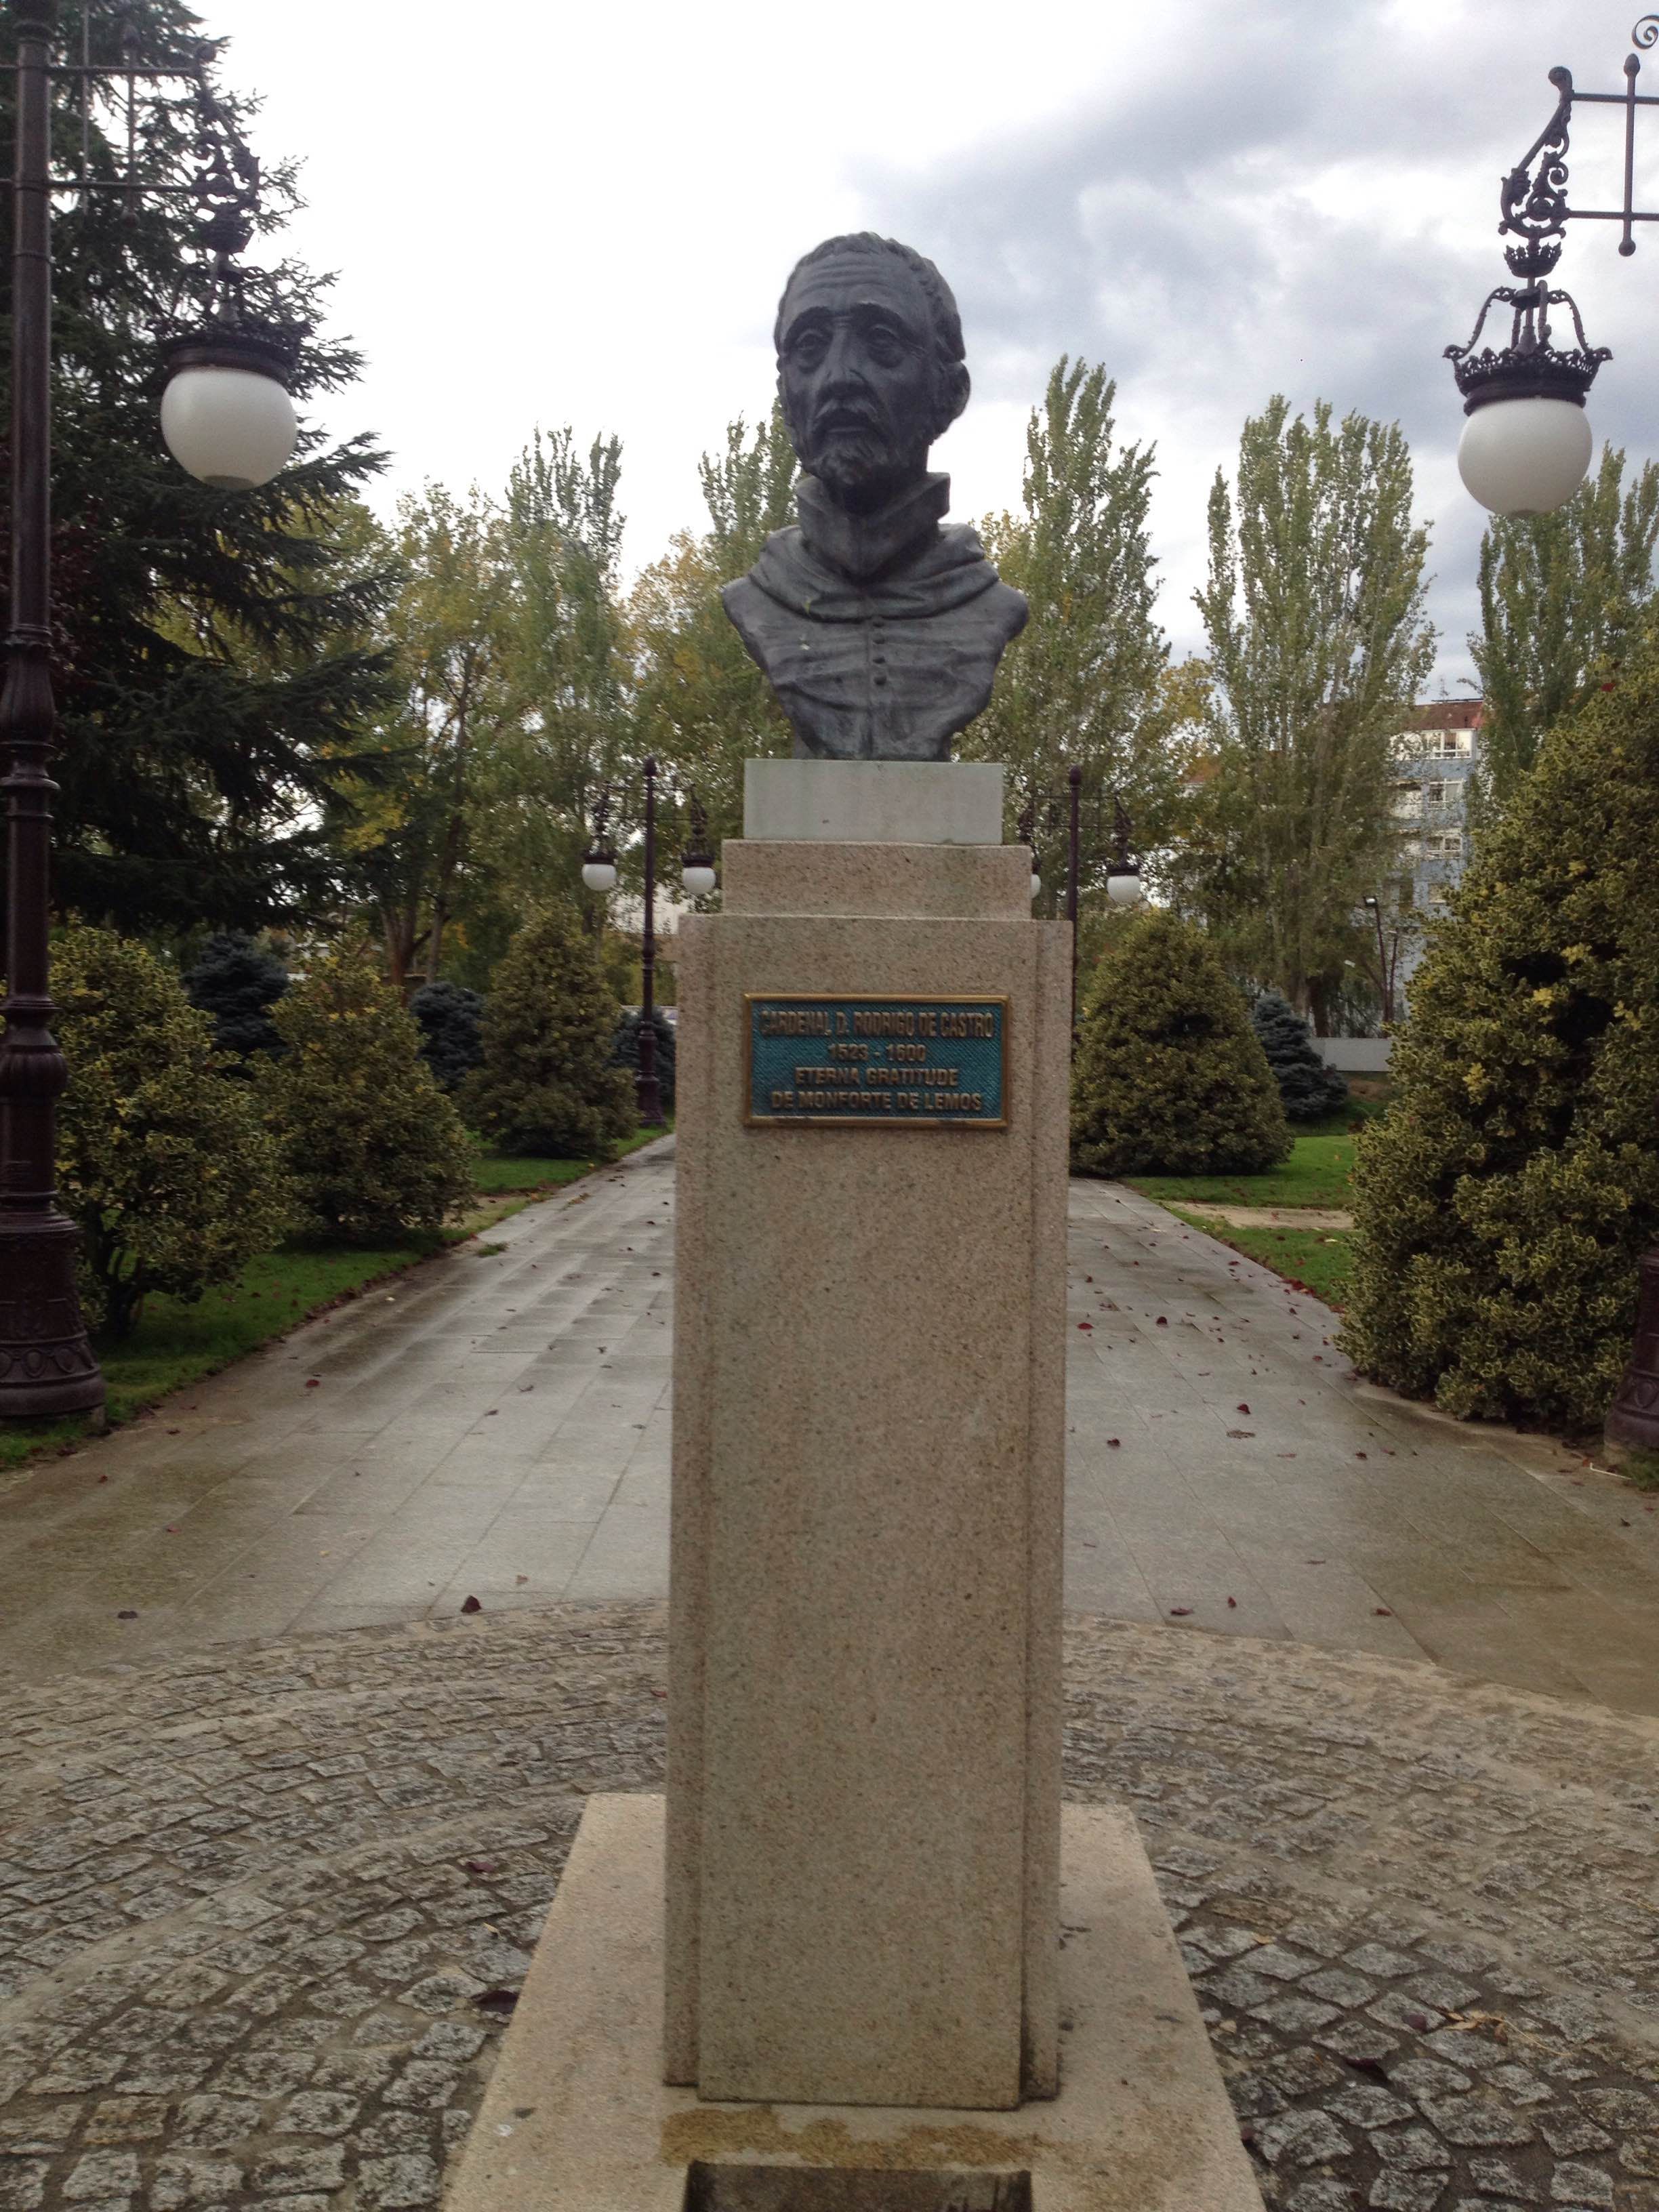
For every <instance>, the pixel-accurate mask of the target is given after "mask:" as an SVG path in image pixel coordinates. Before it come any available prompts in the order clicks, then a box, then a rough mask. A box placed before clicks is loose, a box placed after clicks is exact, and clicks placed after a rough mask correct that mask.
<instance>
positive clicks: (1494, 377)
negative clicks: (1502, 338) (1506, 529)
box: [1446, 15, 1659, 514]
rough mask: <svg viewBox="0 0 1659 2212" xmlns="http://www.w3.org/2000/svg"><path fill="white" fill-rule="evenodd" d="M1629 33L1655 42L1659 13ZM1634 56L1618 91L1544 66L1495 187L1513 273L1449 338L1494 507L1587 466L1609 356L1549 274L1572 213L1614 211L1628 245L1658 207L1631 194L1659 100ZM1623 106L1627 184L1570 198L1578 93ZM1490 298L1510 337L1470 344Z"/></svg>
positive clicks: (1478, 476) (1473, 460)
mask: <svg viewBox="0 0 1659 2212" xmlns="http://www.w3.org/2000/svg"><path fill="white" fill-rule="evenodd" d="M1631 44H1632V46H1633V47H1638V48H1640V49H1642V50H1643V51H1644V52H1645V51H1646V50H1647V49H1648V48H1649V47H1650V46H1654V45H1656V44H1659V15H1644V16H1643V17H1642V18H1641V20H1640V21H1638V23H1637V25H1636V27H1635V28H1634V29H1633V30H1632V33H1631ZM1641 70H1642V64H1641V60H1640V58H1639V56H1638V54H1637V53H1633V52H1632V53H1630V54H1627V55H1626V57H1625V89H1624V90H1623V91H1622V92H1580V91H1579V90H1578V89H1577V87H1576V86H1575V85H1574V83H1573V81H1572V72H1571V70H1566V69H1560V68H1556V69H1553V70H1551V71H1550V73H1549V81H1550V82H1551V83H1552V84H1553V86H1554V87H1555V92H1556V105H1555V112H1554V113H1553V115H1552V116H1551V118H1550V119H1549V121H1548V122H1547V124H1546V125H1544V128H1543V129H1542V131H1540V132H1539V134H1538V136H1537V137H1536V138H1534V141H1533V143H1532V144H1531V145H1530V146H1529V147H1528V149H1527V151H1526V153H1525V154H1524V155H1522V158H1521V160H1520V161H1518V162H1517V163H1516V166H1515V167H1514V168H1513V169H1511V170H1510V173H1509V174H1508V176H1507V177H1505V178H1504V180H1503V183H1502V185H1500V187H1499V191H1498V233H1499V235H1500V236H1502V235H1505V234H1508V235H1512V236H1514V237H1515V238H1516V239H1518V240H1519V241H1520V243H1519V244H1518V245H1516V246H1509V247H1506V248H1505V250H1504V259H1505V260H1506V261H1507V262H1508V264H1509V265H1510V274H1511V275H1512V276H1516V278H1518V279H1519V280H1520V281H1519V282H1518V283H1515V284H1502V285H1499V286H1498V288H1497V289H1495V290H1494V291H1492V292H1490V293H1488V295H1486V301H1485V303H1484V304H1483V306H1482V307H1481V309H1480V315H1479V317H1478V318H1477V319H1476V321H1475V325H1474V332H1473V334H1472V335H1471V337H1470V338H1469V340H1468V343H1467V344H1466V345H1461V346H1457V345H1453V346H1448V347H1447V348H1446V358H1447V359H1448V360H1449V362H1451V363H1452V365H1453V372H1454V374H1455V376H1456V379H1457V386H1458V389H1459V391H1460V392H1462V394H1463V404H1464V412H1465V413H1466V414H1467V415H1468V418H1469V419H1468V423H1467V425H1466V426H1465V428H1464V431H1463V438H1462V444H1461V445H1460V447H1458V453H1457V465H1458V469H1459V471H1460V472H1461V474H1462V478H1463V482H1464V483H1465V484H1466V485H1467V486H1468V489H1469V490H1470V491H1471V492H1472V493H1473V494H1474V496H1475V498H1476V499H1478V500H1479V501H1480V503H1481V505H1482V506H1483V507H1490V508H1492V511H1493V513H1498V514H1547V513H1552V512H1553V510H1554V509H1555V508H1556V507H1560V506H1561V505H1563V504H1564V502H1565V501H1567V500H1569V499H1571V496H1572V495H1573V493H1574V492H1575V491H1577V489H1578V486H1579V485H1580V484H1581V483H1583V478H1584V472H1585V471H1586V470H1587V469H1588V468H1589V461H1590V453H1591V449H1592V445H1593V441H1592V439H1591V436H1590V428H1589V420H1588V418H1587V417H1586V416H1585V413H1584V400H1585V396H1586V394H1587V393H1588V392H1589V387H1590V386H1591V384H1592V383H1593V382H1594V381H1595V372H1596V370H1597V369H1598V368H1600V367H1601V363H1602V362H1604V361H1610V360H1611V359H1612V358H1613V356H1612V355H1611V354H1610V353H1609V352H1608V350H1607V347H1606V346H1594V347H1593V346H1591V345H1590V344H1589V343H1588V341H1587V340H1586V338H1585V337H1584V325H1583V321H1582V320H1581V319H1580V317H1579V313H1578V309H1577V307H1576V306H1575V304H1574V302H1573V301H1572V298H1571V295H1569V294H1568V293H1565V292H1560V291H1553V290H1552V289H1551V288H1550V282H1549V280H1550V276H1551V274H1552V272H1553V270H1554V268H1555V265H1556V264H1557V263H1558V262H1559V260H1560V258H1561V246H1562V242H1563V240H1565V234H1566V227H1567V225H1568V224H1569V223H1570V222H1616V223H1618V224H1619V225H1620V228H1621V229H1622V231H1623V234H1624V235H1623V236H1622V237H1621V238H1620V241H1619V251H1620V253H1622V254H1632V253H1634V252H1635V251H1636V239H1635V235H1634V228H1635V225H1636V224H1638V222H1659V211H1656V210H1642V209H1638V207H1637V206H1636V205H1635V204H1634V198H1633V191H1634V184H1635V174H1636V111H1637V109H1638V107H1656V106H1659V94H1653V93H1640V92H1638V90H1637V89H1636V80H1637V78H1638V76H1640V74H1641ZM1580 104H1582V105H1585V106H1600V107H1622V108H1623V110H1624V111H1625V196H1624V204H1623V205H1622V206H1620V207H1616V208H1576V207H1569V206H1568V204H1567V153H1568V149H1569V147H1570V145H1571V125H1572V112H1573V109H1574V107H1575V106H1577V105H1580ZM1494 302H1501V303H1502V304H1503V305H1504V307H1508V308H1509V309H1510V337H1509V343H1508V344H1507V345H1505V346H1504V347H1503V348H1502V349H1501V350H1498V351H1494V350H1493V349H1492V347H1491V346H1490V345H1487V346H1486V348H1484V349H1483V350H1482V351H1480V353H1477V352H1476V351H1475V350H1474V349H1475V347H1476V345H1477V344H1478V343H1479V342H1480V332H1481V329H1482V326H1483V325H1484V324H1485V322H1486V315H1487V313H1488V311H1489V310H1490V309H1491V307H1492V305H1493V303H1494ZM1552 307H1565V308H1566V309H1567V311H1568V312H1569V313H1570V314H1571V318H1572V327H1573V334H1574V336H1575V337H1577V345H1576V346H1570V347H1566V348H1565V349H1563V348H1560V347H1558V346H1557V345H1556V343H1554V337H1553V326H1552V325H1551V321H1550V309H1551V308H1552Z"/></svg>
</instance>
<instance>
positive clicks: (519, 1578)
mask: <svg viewBox="0 0 1659 2212" xmlns="http://www.w3.org/2000/svg"><path fill="white" fill-rule="evenodd" d="M529 1580H530V1577H529V1576H528V1575H514V1576H513V1581H514V1582H515V1583H520V1584H522V1583H527V1582H528V1581H529Z"/></svg>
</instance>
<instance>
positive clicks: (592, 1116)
mask: <svg viewBox="0 0 1659 2212" xmlns="http://www.w3.org/2000/svg"><path fill="white" fill-rule="evenodd" d="M616 1022H617V1008H616V1006H615V1003H614V1001H613V1000H611V995H610V994H609V992H608V991H607V990H606V989H605V984H604V981H603V980H602V978H601V976H600V974H599V963H598V960H597V958H596V957H595V954H594V950H593V942H592V939H591V938H590V937H588V936H587V935H586V933H584V932H583V929H582V927H581V924H580V921H579V920H578V918H577V916H576V915H575V914H574V912H573V911H572V910H571V909H570V908H568V907H566V906H563V905H556V906H550V907H548V908H545V909H544V911H543V912H542V913H541V914H539V915H535V916H534V917H533V918H532V920H531V921H527V922H526V924H525V926H524V927H523V928H522V929H521V930H520V932H519V933H518V935H517V936H516V937H515V938H514V939H513V942H512V944H511V945H510V946H509V947H508V949H507V957H506V958H505V959H504V960H503V961H502V962H501V965H500V967H499V968H497V969H496V971H495V976H494V978H493V981H492V987H491V989H490V994H489V1011H488V1012H487V1013H486V1014H485V1016H484V1022H483V1065H482V1066H479V1067H477V1068H475V1069H474V1071H473V1072H472V1073H471V1075H470V1076H469V1077H468V1078H467V1079H466V1081H465V1084H464V1085H462V1088H461V1093H460V1105H461V1110H462V1112H463V1113H464V1114H465V1115H466V1117H467V1119H468V1121H469V1122H470V1123H471V1126H472V1127H474V1128H476V1129H478V1130H480V1131H482V1132H483V1134H484V1135H485V1136H487V1137H489V1139H491V1140H492V1141H493V1142H494V1143H495V1145H496V1146H498V1147H499V1148H500V1149H501V1151H503V1152H517V1153H522V1154H525V1155H527V1156H531V1157H539V1158H548V1157H550V1158H572V1159H608V1158H610V1156H611V1151H612V1149H613V1148H614V1146H616V1145H617V1143H618V1142H619V1141H620V1139H622V1138H623V1137H625V1136H627V1135H628V1134H629V1133H630V1132H631V1131H632V1129H633V1127H634V1126H635V1119H634V1085H633V1084H632V1082H631V1081H630V1079H629V1077H628V1075H627V1074H626V1073H624V1072H623V1069H621V1068H620V1067H618V1066H617V1065H616V1063H615V1061H614V1060H612V1058H611V1043H612V1039H613V1037H614V1035H615V1030H616Z"/></svg>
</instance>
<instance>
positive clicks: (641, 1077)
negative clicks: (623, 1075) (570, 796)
mask: <svg viewBox="0 0 1659 2212" xmlns="http://www.w3.org/2000/svg"><path fill="white" fill-rule="evenodd" d="M644 775H645V853H644V862H645V912H644V916H643V926H642V927H641V933H640V1067H639V1073H638V1075H637V1076H636V1077H635V1097H637V1099H638V1102H639V1115H640V1119H641V1121H642V1122H643V1123H644V1124H645V1126H646V1127H647V1128H655V1127H658V1126H659V1124H660V1123H661V1121H662V1089H661V1085H660V1084H659V1080H658V1077H657V1031H656V1012H657V929H656V890H657V763H656V758H655V756H654V755H653V754H650V753H647V755H646V757H645V763H644ZM687 809H688V811H689V812H690V817H691V842H690V846H689V848H687V851H686V853H685V855H684V860H683V861H682V863H681V866H680V882H681V884H683V886H684V890H685V893H686V896H688V897H689V898H706V897H707V896H708V893H709V892H710V891H712V890H714V885H715V884H716V883H717V882H718V881H719V878H718V877H717V876H716V874H715V872H714V861H713V860H712V859H711V857H710V855H709V853H708V813H707V811H706V810H705V809H704V807H703V805H702V801H701V800H700V799H698V798H697V796H696V793H695V792H692V793H688V795H687ZM610 818H611V790H610V787H609V785H605V786H604V787H601V789H600V792H599V799H598V800H597V802H596V803H595V805H594V808H593V836H592V843H591V844H590V845H589V847H588V848H587V851H586V854H584V856H583V859H582V881H583V883H585V884H586V886H587V888H588V890H591V891H598V892H599V893H601V894H602V895H605V894H609V893H610V892H611V891H613V890H616V888H617V855H616V854H615V852H614V851H613V850H612V848H611V845H610V844H609V843H608V842H607V841H606V836H605V829H606V825H607V823H609V821H610Z"/></svg>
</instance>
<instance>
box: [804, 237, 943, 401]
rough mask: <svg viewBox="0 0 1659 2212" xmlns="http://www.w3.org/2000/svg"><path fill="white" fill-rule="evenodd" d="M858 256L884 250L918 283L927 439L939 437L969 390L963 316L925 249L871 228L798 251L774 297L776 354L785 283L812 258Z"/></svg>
mask: <svg viewBox="0 0 1659 2212" xmlns="http://www.w3.org/2000/svg"><path fill="white" fill-rule="evenodd" d="M857 254H869V255H875V254H889V255H890V256H891V257H892V258H893V259H894V260H896V261H899V262H902V264H903V265H904V267H905V268H906V269H907V270H908V271H909V273H910V275H911V276H913V277H914V278H915V282H916V283H917V284H918V285H919V286H920V287H921V295H922V297H923V299H925V300H926V301H927V320H928V325H929V329H930V331H931V334H932V337H933V391H934V395H935V399H936V403H937V415H936V419H935V422H934V426H933V430H932V432H931V434H930V440H931V438H937V437H939V436H941V435H943V434H944V432H945V431H946V430H948V429H949V428H950V427H951V423H952V422H955V421H956V419H957V416H958V415H960V414H961V412H962V410H963V408H964V407H965V406H966V405H967V404H968V394H969V390H970V389H971V386H970V384H969V376H968V365H967V361H966V359H965V349H964V347H963V343H962V317H961V315H960V314H959V313H957V303H956V297H955V295H954V294H953V293H952V292H951V288H950V286H949V285H948V284H947V283H945V279H944V277H943V276H940V275H939V270H937V269H936V268H935V267H934V266H933V263H932V262H931V261H930V260H929V259H928V258H927V255H926V254H925V253H918V252H916V250H915V246H902V245H901V244H900V243H899V241H898V240H897V239H896V238H878V236H877V235H876V234H875V232H874V231H873V230H854V231H848V232H847V233H846V234H844V235H843V236H842V237H840V238H826V239H825V240H824V241H823V245H822V246H814V247H813V248H812V250H811V252H810V253H803V254H802V256H801V258H800V259H799V261H798V262H797V263H796V264H795V265H794V267H793V269H792V270H790V271H789V283H787V284H786V285H785V286H784V288H783V297H782V298H781V300H780V301H778V313H777V319H776V320H775V323H774V324H773V325H772V344H773V348H774V349H775V351H777V352H780V353H781V351H782V349H783V311H784V307H785V306H786V305H787V301H788V298H789V291H790V286H791V285H793V283H794V281H795V279H796V277H797V276H799V275H800V272H801V270H803V269H810V268H811V266H812V264H814V263H815V262H818V261H832V260H836V259H838V258H843V257H849V256H853V255H857Z"/></svg>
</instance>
